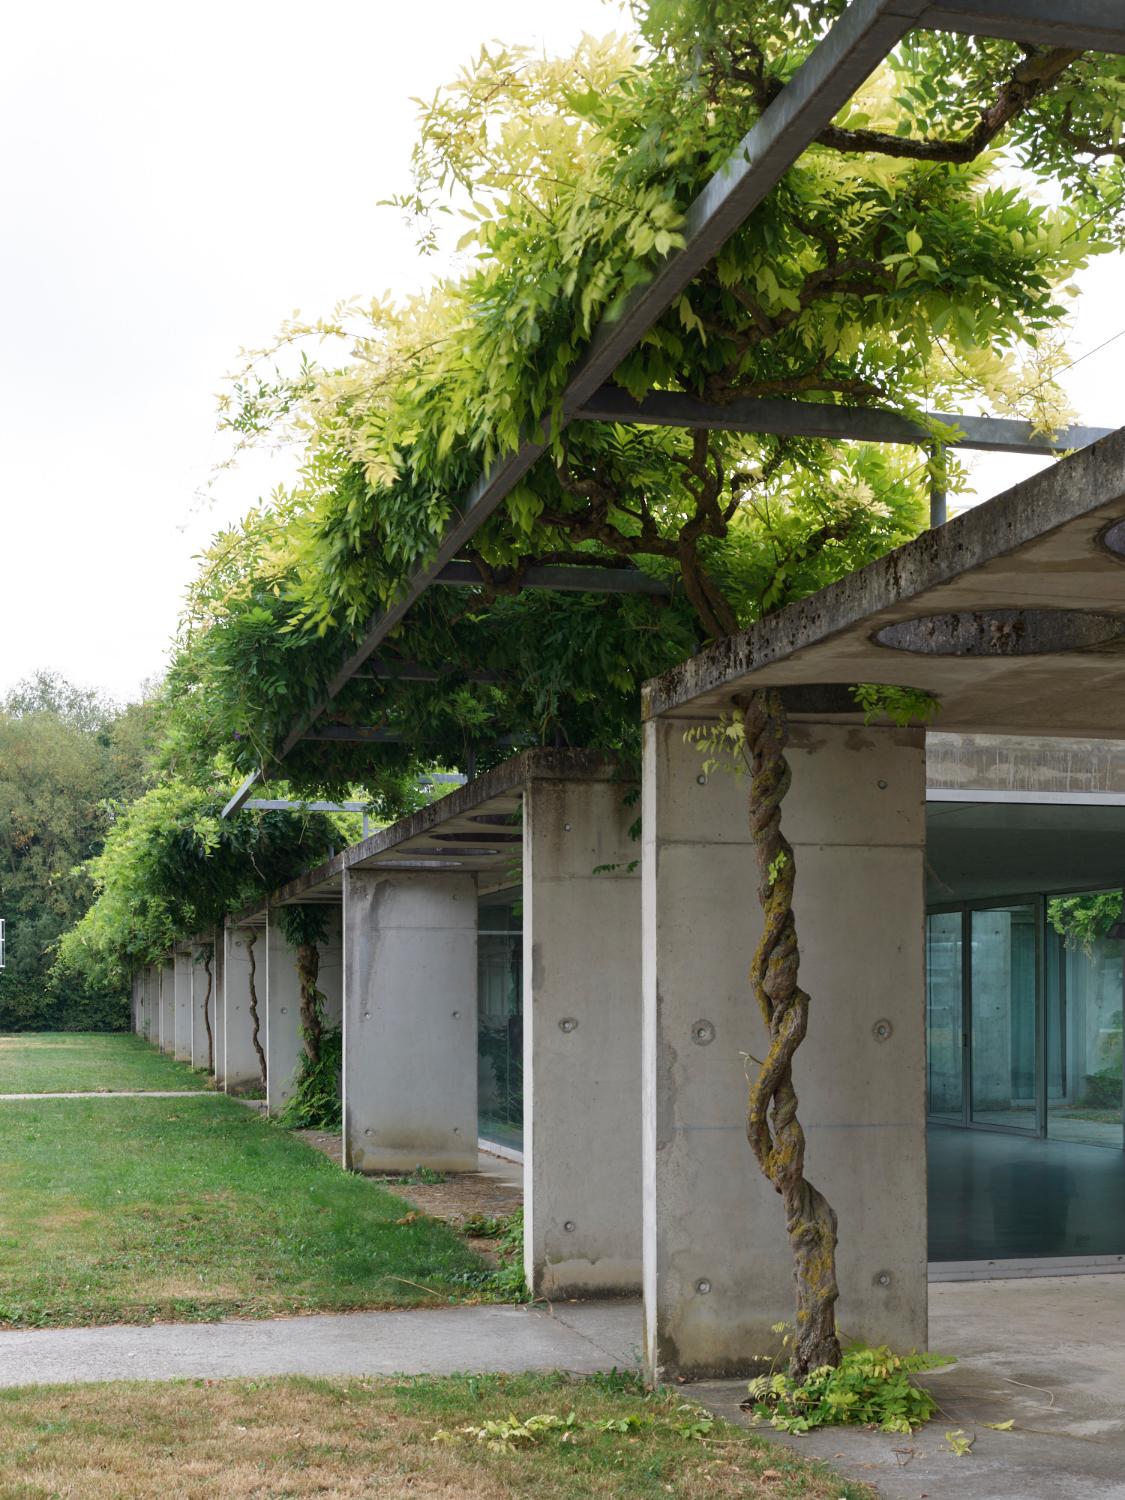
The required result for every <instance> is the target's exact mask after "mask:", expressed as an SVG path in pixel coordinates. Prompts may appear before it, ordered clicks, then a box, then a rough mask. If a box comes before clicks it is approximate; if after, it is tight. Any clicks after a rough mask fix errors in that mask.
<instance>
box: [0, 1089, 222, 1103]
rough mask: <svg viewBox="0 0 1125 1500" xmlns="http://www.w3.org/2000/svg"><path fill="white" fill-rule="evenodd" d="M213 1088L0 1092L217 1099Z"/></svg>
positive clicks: (60, 1096)
mask: <svg viewBox="0 0 1125 1500" xmlns="http://www.w3.org/2000/svg"><path fill="white" fill-rule="evenodd" d="M218 1097H219V1095H218V1094H217V1093H216V1091H215V1090H214V1089H87V1090H85V1091H84V1092H83V1091H79V1092H76V1093H73V1094H0V1104H2V1103H3V1102H4V1100H5V1099H217V1098H218Z"/></svg>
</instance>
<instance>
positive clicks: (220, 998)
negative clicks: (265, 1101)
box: [211, 927, 227, 1088]
mask: <svg viewBox="0 0 1125 1500" xmlns="http://www.w3.org/2000/svg"><path fill="white" fill-rule="evenodd" d="M224 946H225V945H224V943H223V929H222V928H221V927H216V928H215V931H214V934H213V937H212V944H211V970H212V973H213V974H214V979H215V982H214V988H213V990H212V997H213V1004H212V1020H211V1029H212V1031H213V1032H214V1036H215V1042H214V1051H215V1082H216V1084H217V1085H218V1087H219V1088H222V1087H223V1084H224V1082H225V1081H226V1072H227V1067H226V1041H227V1029H226V1014H225V1012H226V991H225V989H224V986H223V959H224V957H225V953H224Z"/></svg>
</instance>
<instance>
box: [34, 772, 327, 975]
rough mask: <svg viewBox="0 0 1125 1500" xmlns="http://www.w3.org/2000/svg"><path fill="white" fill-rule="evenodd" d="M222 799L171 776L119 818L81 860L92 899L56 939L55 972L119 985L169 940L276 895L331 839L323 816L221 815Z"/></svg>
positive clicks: (162, 951)
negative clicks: (94, 852)
mask: <svg viewBox="0 0 1125 1500" xmlns="http://www.w3.org/2000/svg"><path fill="white" fill-rule="evenodd" d="M225 800H226V798H225V796H224V793H223V792H221V791H219V792H216V791H211V790H208V789H207V788H205V787H197V786H192V785H190V784H189V783H187V782H185V781H183V780H182V779H180V778H178V777H170V778H168V779H166V780H164V781H161V782H160V783H159V784H158V785H156V786H154V787H152V788H151V789H150V790H149V791H148V792H146V793H145V794H144V796H143V797H140V798H139V799H138V800H137V801H136V802H134V803H133V805H132V806H131V807H130V808H129V810H128V811H127V812H126V813H125V814H124V815H123V816H122V817H120V818H119V819H118V821H117V822H116V823H115V824H114V826H113V828H112V829H111V831H110V833H109V836H108V837H107V839H106V843H105V848H104V849H103V851H102V853H101V854H100V855H98V856H97V857H96V858H95V859H93V860H91V861H90V863H89V867H88V868H89V871H90V876H91V878H92V881H93V885H94V889H95V891H96V892H97V899H96V901H95V902H94V904H93V906H91V908H90V909H89V911H88V912H87V913H86V914H85V916H84V917H83V918H82V920H81V921H80V922H79V923H78V924H77V926H75V927H74V928H72V929H71V930H70V931H69V932H68V933H67V934H66V935H65V937H64V938H63V940H62V942H61V944H60V948H59V962H58V966H57V972H58V973H60V974H62V975H65V974H75V975H80V976H83V977H84V978H86V979H87V980H88V981H89V982H92V983H99V982H100V983H104V984H118V985H123V984H125V983H126V982H127V981H128V977H129V975H130V974H131V973H132V971H133V970H134V969H135V968H137V967H139V966H140V965H142V964H146V963H153V962H156V961H157V960H159V959H160V958H161V957H162V956H163V955H164V954H165V953H166V952H167V951H168V949H169V948H170V947H171V946H172V944H173V942H175V941H176V940H177V939H180V938H184V937H188V936H191V935H193V934H195V933H199V932H203V931H205V930H206V929H207V928H209V927H212V926H214V924H215V923H216V922H219V921H221V920H222V918H223V916H224V914H225V913H227V912H229V911H237V910H238V909H239V908H240V907H242V906H244V905H246V904H247V903H249V902H250V901H252V900H254V899H256V898H257V897H260V896H261V895H263V894H265V893H266V892H268V891H271V890H274V889H276V887H277V886H278V885H280V884H282V883H283V882H284V881H285V880H287V879H290V878H291V877H292V876H293V875H296V874H298V873H299V872H300V871H301V870H302V869H304V868H307V866H308V865H310V864H314V863H316V862H317V860H319V859H322V858H323V857H324V856H325V855H326V854H327V852H328V849H329V847H330V846H331V845H332V843H333V842H334V840H335V834H334V832H333V825H332V823H331V822H330V820H329V819H328V818H327V817H326V816H325V815H324V814H322V813H305V814H293V813H289V812H257V811H255V812H242V813H240V814H239V815H238V816H237V817H234V818H226V819H224V818H222V817H221V816H220V814H221V811H222V807H223V803H224V801H225Z"/></svg>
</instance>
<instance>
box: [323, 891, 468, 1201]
mask: <svg viewBox="0 0 1125 1500" xmlns="http://www.w3.org/2000/svg"><path fill="white" fill-rule="evenodd" d="M476 992H477V892H476V878H475V876H473V875H460V874H457V873H451V872H446V871H441V872H439V871H436V870H435V871H433V872H432V873H431V872H429V871H426V872H421V873H414V872H406V871H402V872H397V871H390V870H379V869H370V870H348V871H346V872H345V875H344V1165H345V1166H346V1167H349V1168H351V1169H352V1170H354V1171H358V1172H406V1171H409V1170H410V1169H411V1168H412V1167H415V1166H426V1167H433V1168H436V1169H438V1170H440V1171H450V1172H469V1171H475V1169H476V1165H477V1039H476V1013H477V1008H476Z"/></svg>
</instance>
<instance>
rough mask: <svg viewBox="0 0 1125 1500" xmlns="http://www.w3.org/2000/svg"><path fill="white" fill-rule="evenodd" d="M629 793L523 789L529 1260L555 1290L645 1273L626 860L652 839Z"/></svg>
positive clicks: (580, 1291)
mask: <svg viewBox="0 0 1125 1500" xmlns="http://www.w3.org/2000/svg"><path fill="white" fill-rule="evenodd" d="M626 792H627V788H625V787H624V786H622V785H620V784H618V783H615V782H612V781H610V780H608V779H605V780H601V781H588V780H575V781H551V780H545V779H538V778H533V779H532V780H531V781H530V782H529V785H528V789H527V791H526V793H525V796H524V864H523V879H524V897H523V929H524V1016H523V1023H524V1025H523V1036H524V1074H523V1077H524V1262H525V1271H526V1275H527V1279H528V1283H529V1285H530V1286H531V1287H532V1288H533V1289H534V1291H535V1292H536V1293H538V1294H541V1295H544V1296H549V1297H569V1296H590V1295H599V1294H601V1295H608V1294H614V1293H632V1294H635V1293H636V1292H637V1291H639V1289H640V1285H641V1067H640V1060H641V1059H640V1035H641V986H640V970H641V891H640V877H639V873H638V872H637V871H629V870H628V868H627V867H628V865H629V864H630V863H631V862H636V861H637V860H639V857H640V845H639V844H638V843H637V842H636V841H634V840H630V838H629V833H628V830H629V825H630V824H631V823H632V822H633V821H634V820H635V818H636V815H637V809H636V808H635V807H632V808H630V807H627V806H626V804H625V796H626ZM607 865H613V866H617V868H616V869H614V870H612V871H605V872H603V873H601V874H595V873H594V872H595V870H596V869H597V868H598V867H599V866H607Z"/></svg>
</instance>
